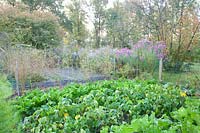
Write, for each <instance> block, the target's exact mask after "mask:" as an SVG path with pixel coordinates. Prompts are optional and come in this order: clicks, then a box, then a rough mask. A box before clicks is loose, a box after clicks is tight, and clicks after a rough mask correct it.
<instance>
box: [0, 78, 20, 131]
mask: <svg viewBox="0 0 200 133" xmlns="http://www.w3.org/2000/svg"><path fill="white" fill-rule="evenodd" d="M11 94H12V88H11V87H10V85H9V83H8V82H7V81H6V77H5V76H2V75H1V74H0V102H1V104H0V108H1V109H0V132H1V133H11V132H13V133H18V131H17V122H18V121H19V116H18V115H17V113H16V112H15V111H16V110H15V108H14V106H13V105H12V102H11V101H10V100H8V99H7V98H8V97H9V96H11Z"/></svg>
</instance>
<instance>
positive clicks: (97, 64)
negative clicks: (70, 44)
mask: <svg viewBox="0 0 200 133" xmlns="http://www.w3.org/2000/svg"><path fill="white" fill-rule="evenodd" d="M83 53H85V54H83V56H81V57H80V58H81V63H80V65H81V68H82V69H84V70H86V71H89V72H95V73H102V74H105V75H110V74H111V73H112V72H113V70H114V59H115V58H114V49H111V48H110V47H102V48H99V49H96V50H87V51H85V52H83Z"/></svg>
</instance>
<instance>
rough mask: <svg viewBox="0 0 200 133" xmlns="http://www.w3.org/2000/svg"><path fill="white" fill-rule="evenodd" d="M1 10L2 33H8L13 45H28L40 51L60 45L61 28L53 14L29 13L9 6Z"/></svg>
mask: <svg viewBox="0 0 200 133" xmlns="http://www.w3.org/2000/svg"><path fill="white" fill-rule="evenodd" d="M1 8H3V10H2V11H0V15H1V17H0V32H4V33H7V35H8V36H9V40H10V42H11V43H12V44H26V45H30V46H32V47H35V48H38V49H44V48H46V47H51V46H56V45H58V44H60V41H61V34H60V33H59V32H60V27H59V25H58V22H57V20H56V19H55V17H53V15H52V14H50V13H41V12H39V11H38V12H34V13H29V12H28V11H27V10H22V9H20V8H19V9H18V8H13V7H9V6H8V7H7V6H1ZM15 12H18V14H16V15H15Z"/></svg>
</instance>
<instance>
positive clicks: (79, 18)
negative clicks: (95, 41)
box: [68, 0, 86, 46]
mask: <svg viewBox="0 0 200 133" xmlns="http://www.w3.org/2000/svg"><path fill="white" fill-rule="evenodd" d="M81 4H82V1H81V0H74V1H72V4H71V5H69V6H68V9H69V18H70V20H71V21H72V35H71V38H72V40H75V41H76V42H77V44H78V45H79V46H83V44H84V42H85V39H86V27H85V24H84V22H85V14H86V12H85V11H84V10H83V7H82V5H81Z"/></svg>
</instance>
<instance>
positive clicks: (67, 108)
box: [17, 80, 200, 133]
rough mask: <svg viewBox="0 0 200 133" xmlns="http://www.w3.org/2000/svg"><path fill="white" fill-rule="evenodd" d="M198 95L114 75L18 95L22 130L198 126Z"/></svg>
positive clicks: (89, 132)
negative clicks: (107, 78) (193, 97)
mask: <svg viewBox="0 0 200 133" xmlns="http://www.w3.org/2000/svg"><path fill="white" fill-rule="evenodd" d="M199 101H200V100H199V99H192V98H189V97H187V94H186V92H183V91H182V90H181V89H180V88H178V87H175V86H173V85H170V84H164V85H163V84H159V83H156V82H155V81H139V80H111V81H101V82H96V83H87V84H84V85H80V84H71V85H69V86H66V87H64V88H63V90H59V89H57V88H51V89H50V90H47V91H42V90H39V89H36V90H33V91H31V92H28V93H27V94H25V95H24V96H23V97H20V98H18V100H17V109H18V111H19V112H20V114H21V115H22V117H23V123H22V129H23V131H24V132H36V133H39V132H77V133H78V132H82V133H98V132H102V133H107V132H116V133H119V132H121V133H129V132H149V133H155V132H156V133H157V132H170V133H171V132H174V133H176V132H186V131H192V132H198V131H199V130H200V121H199V120H200V114H199V111H200V104H199Z"/></svg>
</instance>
